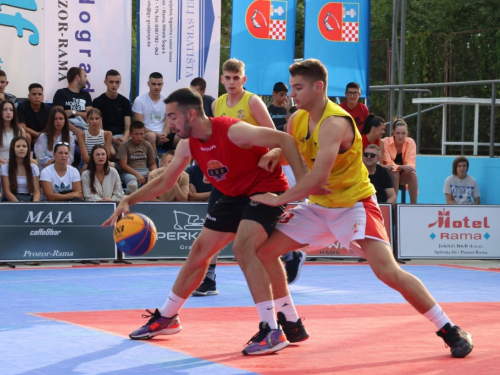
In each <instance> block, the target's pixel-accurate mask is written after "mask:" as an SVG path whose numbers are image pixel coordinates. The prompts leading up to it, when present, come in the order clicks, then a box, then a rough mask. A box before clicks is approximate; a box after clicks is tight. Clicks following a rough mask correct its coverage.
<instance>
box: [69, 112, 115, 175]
mask: <svg viewBox="0 0 500 375" xmlns="http://www.w3.org/2000/svg"><path fill="white" fill-rule="evenodd" d="M87 119H88V121H89V128H88V129H87V130H84V131H83V132H80V133H78V135H77V140H78V147H79V148H80V155H81V156H82V160H81V162H80V166H79V169H80V172H83V171H84V170H85V169H86V168H87V165H88V163H89V160H90V156H89V155H90V152H91V151H92V149H93V147H94V146H95V145H104V147H105V148H106V153H107V154H108V155H111V140H112V138H113V134H111V132H110V131H107V130H102V114H101V111H100V110H98V109H97V108H90V109H89V111H88V112H87Z"/></svg>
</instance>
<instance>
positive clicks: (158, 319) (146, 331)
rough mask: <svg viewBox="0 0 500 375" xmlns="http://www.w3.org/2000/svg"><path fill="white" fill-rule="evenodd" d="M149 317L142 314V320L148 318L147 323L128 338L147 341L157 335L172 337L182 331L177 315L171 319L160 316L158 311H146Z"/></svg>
mask: <svg viewBox="0 0 500 375" xmlns="http://www.w3.org/2000/svg"><path fill="white" fill-rule="evenodd" d="M146 311H147V312H148V313H149V315H146V314H142V317H143V318H150V319H149V321H148V322H147V323H146V324H145V325H143V326H142V327H141V328H139V329H136V330H135V331H134V332H132V333H131V334H130V335H129V337H130V338H131V339H132V340H148V339H150V338H152V337H155V336H157V335H174V334H176V333H179V332H180V331H181V329H182V326H181V321H180V319H179V315H174V316H173V317H171V318H165V317H164V316H161V314H160V311H158V309H156V310H155V312H154V313H153V312H151V311H149V310H146Z"/></svg>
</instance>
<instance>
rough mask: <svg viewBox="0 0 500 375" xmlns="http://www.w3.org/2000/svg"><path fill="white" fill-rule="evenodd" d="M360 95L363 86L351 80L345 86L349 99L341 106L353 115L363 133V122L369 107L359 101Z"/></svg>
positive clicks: (346, 95)
mask: <svg viewBox="0 0 500 375" xmlns="http://www.w3.org/2000/svg"><path fill="white" fill-rule="evenodd" d="M360 96H361V88H360V87H359V84H358V83H356V82H349V83H348V84H347V86H346V88H345V97H346V99H347V100H346V101H345V102H342V103H340V107H342V108H343V109H344V110H345V111H346V112H347V113H349V114H350V115H351V116H352V118H353V119H354V121H355V122H356V125H357V126H358V130H359V132H360V133H361V129H362V128H363V122H364V121H365V118H366V116H368V107H367V106H366V105H364V104H363V103H360V102H359V101H358V100H359V97H360Z"/></svg>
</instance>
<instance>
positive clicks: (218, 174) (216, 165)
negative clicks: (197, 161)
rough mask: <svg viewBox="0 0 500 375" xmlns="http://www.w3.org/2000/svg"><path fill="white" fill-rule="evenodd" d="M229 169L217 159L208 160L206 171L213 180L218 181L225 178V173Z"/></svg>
mask: <svg viewBox="0 0 500 375" xmlns="http://www.w3.org/2000/svg"><path fill="white" fill-rule="evenodd" d="M228 172H229V169H227V167H226V166H225V165H224V164H222V163H221V162H220V161H218V160H210V161H209V162H208V169H207V173H208V175H209V176H210V177H213V178H214V179H215V181H217V182H219V181H221V180H224V179H226V174H227V173H228Z"/></svg>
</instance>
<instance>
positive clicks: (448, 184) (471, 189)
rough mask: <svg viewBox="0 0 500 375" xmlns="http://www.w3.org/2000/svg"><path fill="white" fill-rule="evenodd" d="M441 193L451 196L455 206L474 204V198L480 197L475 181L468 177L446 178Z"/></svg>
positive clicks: (452, 176)
mask: <svg viewBox="0 0 500 375" xmlns="http://www.w3.org/2000/svg"><path fill="white" fill-rule="evenodd" d="M443 193H445V194H451V195H453V198H455V202H457V204H474V198H477V197H480V196H481V193H480V192H479V186H478V185H477V181H476V179H475V178H474V177H472V176H469V175H467V176H466V177H465V178H458V177H457V176H454V175H451V176H448V177H447V178H446V180H445V181H444V189H443Z"/></svg>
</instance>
